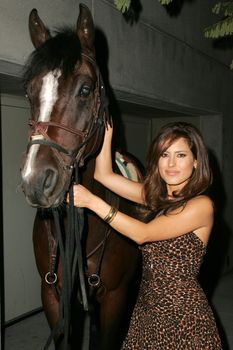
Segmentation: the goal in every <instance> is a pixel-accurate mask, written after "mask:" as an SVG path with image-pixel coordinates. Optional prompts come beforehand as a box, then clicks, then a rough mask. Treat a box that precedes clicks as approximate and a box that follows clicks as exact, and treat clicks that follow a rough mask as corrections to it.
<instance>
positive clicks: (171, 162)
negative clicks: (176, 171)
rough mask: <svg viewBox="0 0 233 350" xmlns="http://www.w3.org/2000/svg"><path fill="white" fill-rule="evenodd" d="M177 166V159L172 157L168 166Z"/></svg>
mask: <svg viewBox="0 0 233 350" xmlns="http://www.w3.org/2000/svg"><path fill="white" fill-rule="evenodd" d="M174 165H175V158H174V157H173V156H170V157H169V158H168V166H169V167H173V166H174Z"/></svg>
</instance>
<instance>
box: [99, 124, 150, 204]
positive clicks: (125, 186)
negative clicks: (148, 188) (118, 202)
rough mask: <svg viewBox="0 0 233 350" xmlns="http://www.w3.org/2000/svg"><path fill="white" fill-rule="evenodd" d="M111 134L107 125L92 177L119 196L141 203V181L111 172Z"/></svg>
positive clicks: (142, 198) (110, 129) (142, 201)
mask: <svg viewBox="0 0 233 350" xmlns="http://www.w3.org/2000/svg"><path fill="white" fill-rule="evenodd" d="M112 134H113V129H112V128H111V126H110V125H108V126H107V128H106V129H105V136H104V142H103V146H102V149H101V151H100V153H99V155H98V156H97V158H96V165H95V173H94V178H95V180H97V181H99V182H100V183H101V184H102V185H104V186H105V187H107V188H108V189H109V190H111V191H113V192H115V193H116V194H118V195H119V196H121V197H124V198H126V199H129V200H131V201H134V202H136V203H140V204H143V203H144V197H143V185H142V183H139V182H136V181H132V180H129V179H127V178H125V177H124V176H122V175H118V174H116V173H114V172H113V169H112Z"/></svg>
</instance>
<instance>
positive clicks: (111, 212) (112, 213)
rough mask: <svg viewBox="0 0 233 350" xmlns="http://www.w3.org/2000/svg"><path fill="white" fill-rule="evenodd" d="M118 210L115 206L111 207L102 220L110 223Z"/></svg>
mask: <svg viewBox="0 0 233 350" xmlns="http://www.w3.org/2000/svg"><path fill="white" fill-rule="evenodd" d="M117 212H118V209H117V208H115V207H111V208H110V210H109V212H108V214H107V215H106V216H105V218H104V221H105V222H106V223H107V224H110V223H111V222H112V220H113V219H114V218H115V216H116V214H117Z"/></svg>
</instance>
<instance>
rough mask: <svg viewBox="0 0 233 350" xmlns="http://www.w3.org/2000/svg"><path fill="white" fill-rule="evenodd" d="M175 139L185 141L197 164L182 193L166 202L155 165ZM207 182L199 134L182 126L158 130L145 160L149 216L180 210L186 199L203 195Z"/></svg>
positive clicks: (208, 174) (208, 172)
mask: <svg viewBox="0 0 233 350" xmlns="http://www.w3.org/2000/svg"><path fill="white" fill-rule="evenodd" d="M179 138H184V139H185V140H186V141H187V143H188V145H189V147H190V150H191V151H192V154H193V156H194V159H196V160H197V167H196V169H194V170H193V173H192V175H191V177H190V179H189V181H188V183H187V184H186V185H185V186H184V187H183V188H182V190H181V191H180V192H179V193H176V192H173V199H168V194H167V187H166V183H165V182H164V180H163V179H162V178H161V176H160V174H159V170H158V162H159V159H160V157H161V155H162V154H163V152H165V151H166V150H167V149H168V148H169V147H170V146H171V144H172V143H173V142H174V141H175V140H178V139H179ZM211 181H212V175H211V170H210V167H209V159H208V153H207V150H206V147H205V145H204V141H203V138H202V135H201V133H200V132H199V130H198V129H197V128H196V127H195V126H193V125H192V124H189V123H185V122H177V123H169V124H167V125H165V126H164V127H162V129H161V130H160V132H159V134H158V135H157V137H156V138H155V139H154V141H153V142H152V144H151V146H150V148H149V152H148V156H147V174H146V177H145V180H144V196H145V204H146V206H147V208H148V210H149V212H150V213H151V214H152V213H158V212H159V213H164V214H166V213H169V212H170V211H172V210H174V209H176V208H179V207H182V206H184V205H185V203H186V202H187V201H188V200H189V199H191V198H193V197H195V196H197V195H200V194H202V193H204V192H206V190H207V189H208V187H209V186H210V184H211ZM147 214H148V211H147ZM149 216H151V215H149ZM152 216H153V215H152Z"/></svg>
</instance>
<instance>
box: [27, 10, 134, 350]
mask: <svg viewBox="0 0 233 350" xmlns="http://www.w3.org/2000/svg"><path fill="white" fill-rule="evenodd" d="M79 10H80V11H79V16H78V20H77V25H76V29H75V30H71V29H69V28H63V29H61V30H60V31H58V32H56V33H55V35H51V33H50V31H49V29H48V28H46V26H45V25H44V23H43V22H42V20H41V18H40V17H39V15H38V12H37V10H36V9H33V10H32V11H31V13H30V15H29V32H30V36H31V41H32V43H33V45H34V47H35V50H34V51H33V52H32V54H31V55H30V57H29V60H28V62H27V64H26V65H25V72H24V84H25V89H26V95H27V97H28V100H29V104H30V108H31V117H30V120H29V141H28V146H27V150H26V151H25V154H24V156H23V158H22V164H21V179H22V190H23V192H24V195H25V197H26V200H27V202H28V203H29V204H30V205H31V206H32V207H35V208H36V209H37V212H36V217H35V221H34V227H33V245H34V253H35V259H36V264H37V268H38V271H39V274H40V277H41V295H42V305H43V309H44V312H45V315H46V318H47V320H48V324H49V326H50V328H51V330H52V333H51V336H50V340H49V342H50V341H51V338H53V340H54V344H55V348H56V349H59V350H61V349H74V348H75V349H78V348H79V349H83V348H85V349H86V350H87V349H89V348H90V349H91V348H93V349H95V350H96V349H101V350H109V349H110V348H111V349H119V348H120V346H121V343H122V341H123V338H124V336H125V334H126V331H127V327H128V323H129V319H130V315H131V312H132V309H133V305H134V302H135V296H136V293H135V290H137V286H138V282H137V281H139V279H140V278H139V277H138V276H139V275H140V268H141V254H140V251H139V249H138V247H137V246H136V245H135V244H134V243H133V242H132V241H130V240H129V239H127V238H124V237H123V236H121V235H119V234H117V233H116V232H115V231H114V230H113V229H111V228H110V227H109V226H108V225H107V224H106V223H105V222H104V221H102V220H101V219H99V218H98V217H97V216H96V215H94V214H93V213H91V212H89V211H85V212H83V211H82V209H81V211H77V210H76V209H77V208H76V209H75V208H74V207H73V206H72V205H71V208H70V209H69V211H68V212H67V210H68V209H67V203H66V197H67V193H68V192H69V193H70V202H72V184H73V183H74V182H77V181H78V182H79V183H82V184H83V185H84V186H86V187H87V188H88V189H90V190H91V191H92V192H93V193H95V194H97V195H98V196H100V197H102V198H103V199H105V200H106V201H108V202H109V203H110V204H114V205H115V206H117V207H119V209H120V210H121V211H123V212H125V213H130V215H132V216H134V215H136V208H135V205H133V203H130V202H129V201H126V200H124V199H122V198H119V197H117V196H116V195H114V194H113V193H111V192H110V191H108V190H107V189H105V188H104V187H103V186H102V185H101V184H100V183H98V182H97V181H95V180H94V167H95V158H96V155H97V154H98V152H99V150H100V148H101V145H102V141H103V136H104V130H105V127H106V125H107V123H111V118H110V117H109V114H108V106H107V97H106V93H105V86H104V83H103V79H102V76H101V74H100V69H99V67H98V65H97V62H96V57H95V28H94V23H93V18H92V15H91V12H90V10H89V9H88V7H86V6H85V5H83V4H80V6H79ZM127 162H128V164H129V165H130V166H131V168H133V169H134V172H135V174H136V178H135V180H137V181H139V180H140V172H139V170H138V169H137V168H136V166H134V163H133V161H131V160H130V159H127V157H125V156H124V155H121V156H120V157H119V154H118V165H119V164H120V168H125V169H126V172H128V169H129V167H128V168H127ZM116 164H117V163H116ZM74 217H75V218H76V219H74ZM77 218H78V219H77ZM72 220H74V221H72ZM73 222H74V223H73ZM75 223H76V224H75ZM77 230H82V232H83V233H78V234H77ZM58 231H59V234H58ZM74 235H76V236H75V237H76V238H74V237H73V236H74ZM80 235H81V237H79V238H80V241H78V238H77V236H80ZM58 236H59V237H58ZM80 242H81V247H80V245H79V244H80ZM69 247H74V250H72V249H71V251H70V250H68V248H69ZM77 249H78V251H79V253H81V258H80V256H79V255H78V253H77ZM64 252H65V253H64ZM64 260H68V263H67V265H65V266H64ZM67 266H68V267H67ZM70 270H71V271H70ZM77 270H78V271H79V272H77ZM71 277H72V278H71ZM67 283H68V287H67V288H68V292H67V289H66V285H67ZM85 298H86V299H85ZM62 301H63V304H62V306H61V302H62ZM85 307H86V308H85ZM67 308H69V311H67V310H66V309H67ZM86 313H87V314H88V315H91V321H90V322H89V324H90V323H91V334H92V335H91V336H90V340H89V341H87V342H86V344H88V345H81V344H85V339H84V338H85V337H84V335H83V331H84V328H85V327H84V323H85V317H84V315H86ZM66 318H68V320H69V321H68V326H67V327H66V329H68V331H67V332H68V335H66V337H65V336H64V333H65V325H66V324H67V320H66ZM93 320H94V321H93ZM86 338H88V335H87V336H86ZM46 348H47V347H46Z"/></svg>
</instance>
